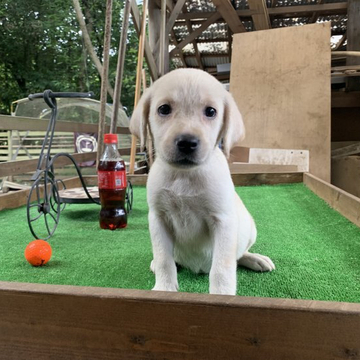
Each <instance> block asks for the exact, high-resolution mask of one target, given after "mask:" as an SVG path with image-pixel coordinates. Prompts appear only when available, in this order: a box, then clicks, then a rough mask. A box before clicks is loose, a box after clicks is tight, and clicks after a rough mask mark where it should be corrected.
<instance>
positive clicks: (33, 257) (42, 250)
mask: <svg viewBox="0 0 360 360" xmlns="http://www.w3.org/2000/svg"><path fill="white" fill-rule="evenodd" d="M51 253H52V250H51V246H50V244H49V243H48V242H46V241H44V240H34V241H32V242H31V243H29V244H28V246H27V247H26V249H25V259H26V260H27V261H28V262H29V263H30V264H31V265H32V266H43V265H45V264H46V263H47V262H48V261H49V260H50V258H51Z"/></svg>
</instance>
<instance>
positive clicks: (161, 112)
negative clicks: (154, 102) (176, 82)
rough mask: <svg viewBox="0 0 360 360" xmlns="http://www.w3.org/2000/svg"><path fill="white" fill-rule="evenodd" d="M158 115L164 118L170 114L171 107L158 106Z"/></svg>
mask: <svg viewBox="0 0 360 360" xmlns="http://www.w3.org/2000/svg"><path fill="white" fill-rule="evenodd" d="M158 113H159V115H162V116H166V115H170V114H171V106H170V105H168V104H164V105H161V106H159V108H158Z"/></svg>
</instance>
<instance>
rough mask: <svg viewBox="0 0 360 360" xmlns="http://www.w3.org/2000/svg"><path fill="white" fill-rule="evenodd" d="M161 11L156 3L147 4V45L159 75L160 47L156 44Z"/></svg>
mask: <svg viewBox="0 0 360 360" xmlns="http://www.w3.org/2000/svg"><path fill="white" fill-rule="evenodd" d="M159 24H161V10H160V9H159V7H158V6H157V4H156V1H150V3H149V45H150V49H151V52H152V54H153V56H154V60H155V64H156V69H157V72H158V73H159V67H160V51H159V48H160V45H159V46H158V47H157V46H156V44H157V43H159V42H160V30H161V26H159Z"/></svg>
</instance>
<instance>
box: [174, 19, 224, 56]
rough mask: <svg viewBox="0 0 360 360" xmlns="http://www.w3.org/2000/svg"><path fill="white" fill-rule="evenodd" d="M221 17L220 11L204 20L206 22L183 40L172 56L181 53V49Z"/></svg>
mask: <svg viewBox="0 0 360 360" xmlns="http://www.w3.org/2000/svg"><path fill="white" fill-rule="evenodd" d="M220 17H221V15H220V14H219V13H217V12H216V13H214V14H213V15H212V16H211V17H210V18H209V19H207V20H206V21H204V23H203V24H202V25H201V26H200V27H199V28H198V29H196V30H195V31H193V32H192V33H191V34H190V35H189V36H188V37H187V38H185V39H184V40H183V41H181V42H180V43H179V44H178V45H177V46H176V47H175V48H174V49H173V50H172V51H171V52H170V56H174V55H175V54H176V53H179V52H180V51H181V49H182V48H183V47H184V46H186V45H187V44H189V43H190V42H192V41H193V40H195V39H196V38H197V37H198V36H199V35H200V34H201V33H202V32H203V31H205V30H206V29H207V28H208V27H209V26H210V25H211V24H213V23H214V22H215V21H216V20H218V19H219V18H220Z"/></svg>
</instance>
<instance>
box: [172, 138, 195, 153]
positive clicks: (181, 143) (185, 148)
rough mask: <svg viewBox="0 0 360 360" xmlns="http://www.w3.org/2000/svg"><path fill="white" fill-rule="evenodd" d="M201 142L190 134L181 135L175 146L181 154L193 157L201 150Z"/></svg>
mask: <svg viewBox="0 0 360 360" xmlns="http://www.w3.org/2000/svg"><path fill="white" fill-rule="evenodd" d="M199 144H200V140H199V139H198V138H197V137H195V136H193V135H189V134H185V135H180V136H178V137H177V138H176V139H175V145H176V148H177V150H178V151H179V153H181V154H184V155H192V154H193V153H195V152H196V150H197V149H198V148H199Z"/></svg>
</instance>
